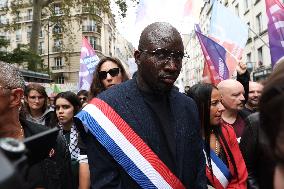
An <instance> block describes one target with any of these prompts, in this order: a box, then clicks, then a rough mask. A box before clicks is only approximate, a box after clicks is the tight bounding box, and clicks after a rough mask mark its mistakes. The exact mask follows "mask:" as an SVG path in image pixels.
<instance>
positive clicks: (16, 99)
mask: <svg viewBox="0 0 284 189" xmlns="http://www.w3.org/2000/svg"><path fill="white" fill-rule="evenodd" d="M23 95H24V91H23V89H21V88H16V89H12V90H11V96H10V106H11V107H18V106H20V105H21V100H22V98H23Z"/></svg>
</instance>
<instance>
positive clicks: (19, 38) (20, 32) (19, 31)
mask: <svg viewBox="0 0 284 189" xmlns="http://www.w3.org/2000/svg"><path fill="white" fill-rule="evenodd" d="M21 40H22V30H21V28H18V29H17V30H16V41H18V42H19V41H21Z"/></svg>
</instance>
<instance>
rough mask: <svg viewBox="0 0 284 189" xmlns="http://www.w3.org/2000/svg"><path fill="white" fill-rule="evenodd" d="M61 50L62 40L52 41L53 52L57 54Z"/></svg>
mask: <svg viewBox="0 0 284 189" xmlns="http://www.w3.org/2000/svg"><path fill="white" fill-rule="evenodd" d="M61 50H62V39H55V40H54V48H53V51H54V52H58V51H61Z"/></svg>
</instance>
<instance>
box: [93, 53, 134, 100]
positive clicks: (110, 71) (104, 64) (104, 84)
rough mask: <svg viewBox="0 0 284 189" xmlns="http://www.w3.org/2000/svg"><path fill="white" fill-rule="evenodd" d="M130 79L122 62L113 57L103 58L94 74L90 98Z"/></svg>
mask: <svg viewBox="0 0 284 189" xmlns="http://www.w3.org/2000/svg"><path fill="white" fill-rule="evenodd" d="M128 79H129V77H128V75H127V73H126V71H125V69H124V67H123V65H122V63H121V62H120V60H119V59H117V58H113V57H104V58H102V59H101V60H100V61H99V62H98V64H97V66H96V69H95V72H94V74H93V81H92V84H91V87H90V92H89V99H92V98H94V97H95V96H97V95H98V94H99V93H100V92H102V91H104V90H106V89H108V88H110V87H112V86H114V85H117V84H120V83H122V82H124V81H127V80H128Z"/></svg>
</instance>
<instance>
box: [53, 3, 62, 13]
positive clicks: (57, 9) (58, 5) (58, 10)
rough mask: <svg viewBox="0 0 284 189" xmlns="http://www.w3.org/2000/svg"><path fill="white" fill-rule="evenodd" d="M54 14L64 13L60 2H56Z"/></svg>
mask: <svg viewBox="0 0 284 189" xmlns="http://www.w3.org/2000/svg"><path fill="white" fill-rule="evenodd" d="M54 14H55V15H60V14H62V10H61V5H60V4H59V3H56V4H54Z"/></svg>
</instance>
